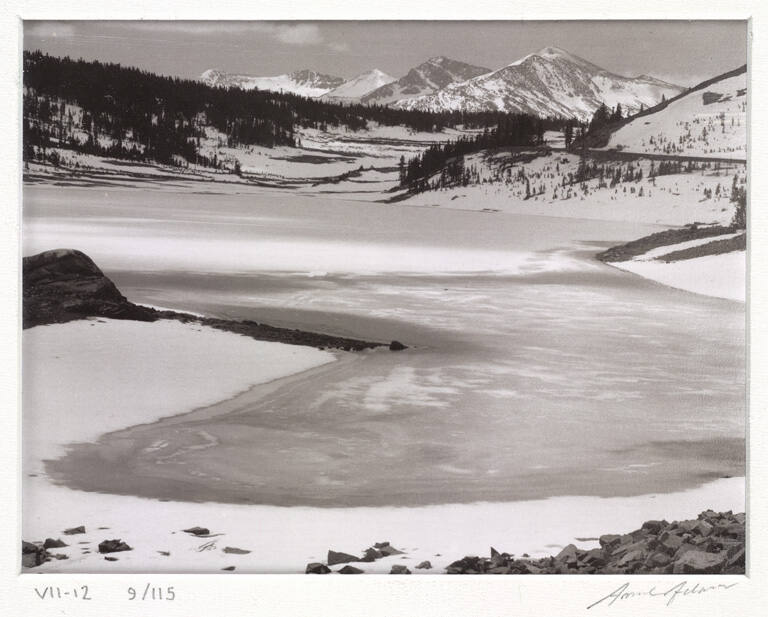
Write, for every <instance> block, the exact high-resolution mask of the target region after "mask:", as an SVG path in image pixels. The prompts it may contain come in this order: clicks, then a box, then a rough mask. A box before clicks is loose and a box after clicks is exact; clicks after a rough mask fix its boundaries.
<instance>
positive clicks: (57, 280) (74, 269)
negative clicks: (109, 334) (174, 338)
mask: <svg viewBox="0 0 768 617" xmlns="http://www.w3.org/2000/svg"><path fill="white" fill-rule="evenodd" d="M22 295H23V309H22V314H23V327H25V328H30V327H32V326H37V325H42V324H49V323H63V322H66V321H72V320H75V319H82V318H84V317H109V318H112V319H134V320H137V321H154V320H155V319H157V311H155V310H154V309H151V308H148V307H144V306H138V305H136V304H133V303H132V302H129V301H128V300H127V299H126V298H125V296H123V295H122V294H121V293H120V292H119V291H118V289H117V287H115V284H114V283H113V282H112V281H111V280H110V279H109V278H108V277H106V276H105V275H104V273H103V272H102V271H101V270H100V269H99V267H98V266H97V265H96V264H95V263H94V262H93V260H92V259H91V258H90V257H88V256H87V255H86V254H85V253H82V252H80V251H77V250H75V249H56V250H52V251H45V252H44V253H39V254H37V255H32V256H30V257H25V258H24V259H23V262H22Z"/></svg>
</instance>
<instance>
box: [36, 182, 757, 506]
mask: <svg viewBox="0 0 768 617" xmlns="http://www.w3.org/2000/svg"><path fill="white" fill-rule="evenodd" d="M24 193H25V195H24V254H25V255H29V254H32V253H35V252H39V251H42V250H47V249H52V248H59V247H68V248H77V249H80V250H82V251H84V252H85V253H87V254H88V255H90V256H91V257H92V258H93V259H94V261H95V262H96V263H97V264H98V265H99V266H100V267H102V269H103V270H104V271H105V272H106V273H107V274H108V275H109V276H110V277H112V278H113V280H114V281H115V282H116V284H117V285H118V287H119V288H120V290H121V291H122V292H123V293H124V294H125V295H127V296H128V298H129V299H130V300H132V301H134V302H140V303H147V304H152V305H157V306H163V307H168V308H175V309H179V310H188V311H196V312H201V313H206V314H211V315H217V316H224V317H230V318H248V319H256V320H260V321H264V322H267V323H271V324H274V325H282V326H290V327H295V328H303V329H310V330H318V331H323V332H329V333H333V334H341V335H351V336H356V337H360V338H364V339H378V340H383V341H389V340H391V339H398V340H401V341H402V342H404V343H406V344H407V345H409V346H410V347H411V349H409V350H407V351H406V352H402V353H397V354H395V353H390V352H388V351H387V352H383V351H377V352H372V353H365V354H358V355H352V354H342V355H343V360H342V361H340V362H336V363H333V364H331V365H327V366H324V367H320V368H319V369H315V370H312V371H309V372H307V373H305V374H302V375H299V376H294V377H290V378H287V379H284V380H278V381H277V382H273V383H271V384H267V385H264V386H260V387H257V388H254V389H253V390H251V391H249V392H247V393H245V394H243V395H241V396H239V397H237V398H235V399H232V400H231V401H228V402H226V403H223V404H221V405H218V406H214V407H213V408H209V409H207V410H200V411H198V412H195V413H193V414H190V415H187V416H179V417H176V418H170V419H167V420H164V421H162V422H160V423H158V424H155V425H151V426H142V427H134V428H128V429H126V430H124V431H119V432H117V433H112V434H110V435H108V436H105V437H104V438H102V440H101V441H100V442H99V443H98V444H94V445H90V446H80V447H78V448H76V449H74V450H73V451H72V452H71V454H70V455H69V456H68V457H66V458H65V459H63V460H60V461H57V462H54V463H52V464H50V465H49V471H50V472H51V473H52V474H53V475H54V477H55V478H57V479H58V480H61V481H64V482H65V483H67V484H68V485H70V486H73V487H75V488H83V489H87V490H101V491H105V492H114V493H124V494H139V495H145V496H151V497H169V496H170V497H173V498H174V499H187V500H192V501H226V502H236V503H260V504H277V505H320V506H360V505H417V504H436V503H455V502H472V501H514V500H523V499H533V498H539V497H547V496H558V495H600V496H622V495H638V494H644V493H649V492H671V491H675V490H680V489H684V488H689V487H693V486H696V485H699V484H701V483H703V482H705V481H708V480H712V479H715V478H719V477H722V476H725V475H734V476H736V475H743V474H744V458H745V443H744V431H745V385H744V383H745V353H744V351H745V341H744V333H745V329H744V319H745V313H744V305H743V304H739V303H736V302H730V301H726V300H719V299H713V298H706V297H703V296H697V295H693V294H689V293H685V292H681V291H677V290H673V289H668V288H665V287H662V286H660V285H656V284H653V283H650V282H647V281H644V280H643V279H640V278H638V277H635V276H633V275H629V274H626V273H623V272H619V271H617V270H615V269H613V268H610V267H608V266H605V265H603V264H601V263H599V262H597V261H595V260H594V259H592V255H593V254H594V253H596V252H598V251H599V250H601V248H603V247H604V246H606V245H613V244H617V243H619V242H622V241H627V240H630V239H634V238H637V237H639V236H642V235H645V234H647V233H650V232H652V231H654V230H656V228H653V227H651V226H644V225H639V224H635V223H633V224H628V223H620V222H601V221H594V220H592V221H587V220H580V219H566V218H554V217H536V216H523V215H512V214H502V213H482V212H465V211H459V210H438V209H434V208H428V207H408V206H402V205H387V204H377V203H366V202H355V201H345V200H342V199H319V198H313V197H311V196H306V195H296V194H291V193H290V192H287V191H281V192H278V191H274V192H267V191H263V192H259V193H253V194H204V193H196V194H191V193H189V192H183V193H181V192H178V193H177V192H173V191H158V190H146V189H141V188H135V189H124V190H120V189H113V188H105V189H95V188H92V189H76V188H63V187H43V186H41V187H25V189H24ZM200 383H201V387H205V375H201V380H200ZM157 442H166V443H165V445H164V447H162V448H160V449H157V448H155V449H152V447H151V446H152V444H155V443H157Z"/></svg>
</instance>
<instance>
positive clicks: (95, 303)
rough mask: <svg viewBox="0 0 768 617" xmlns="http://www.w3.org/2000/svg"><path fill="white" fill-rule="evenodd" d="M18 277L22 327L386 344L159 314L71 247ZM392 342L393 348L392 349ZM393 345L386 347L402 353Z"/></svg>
mask: <svg viewBox="0 0 768 617" xmlns="http://www.w3.org/2000/svg"><path fill="white" fill-rule="evenodd" d="M22 273H23V285H22V288H23V310H22V315H23V327H24V328H31V327H33V326H40V325H45V324H52V323H65V322H68V321H74V320H77V319H84V318H86V317H108V318H110V319H131V320H135V321H157V320H158V319H175V320H177V321H180V322H182V323H199V324H201V325H204V326H209V327H211V328H216V329H218V330H224V331H226V332H233V333H235V334H242V335H243V336H249V337H251V338H253V339H256V340H260V341H273V342H279V343H289V344H292V345H304V346H309V347H322V348H331V349H341V350H343V351H361V350H363V349H373V348H375V347H384V346H386V344H385V343H377V342H371V341H362V340H358V339H352V338H346V337H340V336H331V335H328V334H320V333H317V332H305V331H303V330H292V329H290V328H277V327H274V326H269V325H267V324H262V323H258V322H255V321H233V320H228V319H217V318H215V317H199V316H196V315H191V314H189V313H180V312H177V311H159V310H156V309H153V308H149V307H146V306H140V305H138V304H134V303H133V302H130V301H129V300H128V299H127V298H126V297H125V296H123V295H122V294H121V293H120V291H119V290H118V289H117V287H116V286H115V284H114V283H113V282H112V281H111V280H110V279H109V278H108V277H107V276H105V275H104V273H103V272H102V271H101V270H100V269H99V267H98V266H97V265H96V264H95V263H94V262H93V260H92V259H91V258H90V257H88V256H87V255H86V254H85V253H82V252H81V251H78V250H75V249H56V250H52V251H45V252H43V253H39V254H37V255H32V256H31V257H25V258H24V260H23V264H22ZM395 343H397V346H396V347H392V345H394V344H395ZM405 348H406V347H405V345H403V344H402V343H398V342H397V341H393V343H392V344H391V345H390V349H393V350H400V349H405Z"/></svg>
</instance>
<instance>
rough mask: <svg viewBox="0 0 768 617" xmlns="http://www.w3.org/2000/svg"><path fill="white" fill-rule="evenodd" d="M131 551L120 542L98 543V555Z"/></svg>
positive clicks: (106, 541)
mask: <svg viewBox="0 0 768 617" xmlns="http://www.w3.org/2000/svg"><path fill="white" fill-rule="evenodd" d="M132 550H133V549H132V548H131V547H130V546H128V545H127V544H126V543H125V542H123V541H122V540H119V539H118V540H104V541H103V542H100V543H99V552H100V553H119V552H121V551H132Z"/></svg>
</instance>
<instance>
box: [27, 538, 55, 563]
mask: <svg viewBox="0 0 768 617" xmlns="http://www.w3.org/2000/svg"><path fill="white" fill-rule="evenodd" d="M50 559H51V554H50V553H49V552H48V551H47V550H45V549H44V548H43V547H42V546H38V545H37V544H32V542H25V541H24V540H22V541H21V565H22V566H23V567H25V568H34V567H35V566H39V565H40V564H43V563H45V562H46V561H50Z"/></svg>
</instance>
